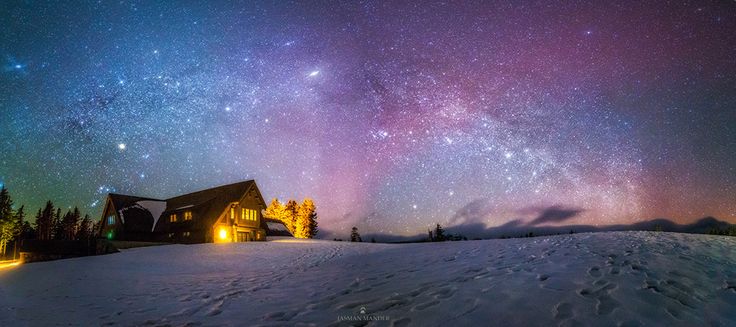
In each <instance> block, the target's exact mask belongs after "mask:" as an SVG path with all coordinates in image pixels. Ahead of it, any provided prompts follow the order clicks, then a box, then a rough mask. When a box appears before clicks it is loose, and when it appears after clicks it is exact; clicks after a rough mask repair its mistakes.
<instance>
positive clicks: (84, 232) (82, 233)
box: [77, 214, 92, 240]
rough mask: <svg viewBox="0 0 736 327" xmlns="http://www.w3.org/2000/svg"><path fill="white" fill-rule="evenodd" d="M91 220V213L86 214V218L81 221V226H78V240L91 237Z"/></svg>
mask: <svg viewBox="0 0 736 327" xmlns="http://www.w3.org/2000/svg"><path fill="white" fill-rule="evenodd" d="M91 222H92V221H91V220H90V219H89V215H87V214H85V215H84V218H82V220H81V221H80V222H79V227H78V228H77V239H78V240H86V239H89V238H90V235H91V234H92V232H91V231H90V224H91Z"/></svg>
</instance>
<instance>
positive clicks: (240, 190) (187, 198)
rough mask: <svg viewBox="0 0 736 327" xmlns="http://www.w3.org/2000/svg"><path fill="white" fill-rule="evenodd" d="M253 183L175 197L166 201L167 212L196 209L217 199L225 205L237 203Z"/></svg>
mask: <svg viewBox="0 0 736 327" xmlns="http://www.w3.org/2000/svg"><path fill="white" fill-rule="evenodd" d="M253 183H255V182H254V181H253V180H248V181H242V182H238V183H233V184H227V185H222V186H217V187H213V188H208V189H206V190H201V191H197V192H193V193H188V194H184V195H179V196H175V197H173V198H169V199H166V211H173V210H178V209H182V208H185V207H188V208H191V207H196V206H199V205H202V204H204V203H206V202H209V201H211V200H213V199H215V198H221V199H223V200H227V201H224V202H225V203H229V202H236V201H238V200H240V197H242V196H243V194H245V191H247V190H248V188H250V186H251V185H252V184H253Z"/></svg>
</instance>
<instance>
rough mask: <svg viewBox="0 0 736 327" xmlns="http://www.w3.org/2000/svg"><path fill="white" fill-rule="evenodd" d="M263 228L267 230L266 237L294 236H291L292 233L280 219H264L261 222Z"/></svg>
mask: <svg viewBox="0 0 736 327" xmlns="http://www.w3.org/2000/svg"><path fill="white" fill-rule="evenodd" d="M261 228H264V229H265V230H266V236H292V237H293V236H294V235H291V232H289V229H288V228H286V225H284V222H282V221H281V220H278V219H273V218H266V217H263V219H262V220H261Z"/></svg>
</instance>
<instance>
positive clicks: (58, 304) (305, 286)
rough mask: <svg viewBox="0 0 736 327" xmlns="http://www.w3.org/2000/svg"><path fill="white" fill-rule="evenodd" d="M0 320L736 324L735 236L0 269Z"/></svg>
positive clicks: (268, 247) (323, 245)
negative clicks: (368, 320) (366, 320)
mask: <svg viewBox="0 0 736 327" xmlns="http://www.w3.org/2000/svg"><path fill="white" fill-rule="evenodd" d="M361 309H362V310H363V311H364V312H365V313H364V314H362V313H361ZM0 310H2V311H1V312H0V326H15V325H51V324H63V325H67V324H73V325H85V326H90V325H124V326H127V325H173V326H180V325H204V326H211V325H237V326H242V325H274V326H284V325H300V324H303V325H317V326H324V325H330V324H339V325H351V324H356V325H360V324H365V323H366V322H365V321H364V322H361V321H356V320H349V319H374V320H373V321H370V322H368V324H369V325H376V326H389V325H394V326H404V325H415V326H460V325H474V326H476V325H499V326H514V325H518V326H556V325H561V326H575V325H581V326H639V325H647V326H702V325H713V326H735V325H736V238H735V237H722V236H707V235H686V234H673V233H652V232H616V233H597V234H575V235H561V236H553V237H537V238H526V239H509V240H486V241H465V242H447V243H424V244H370V243H345V242H332V241H301V242H300V241H294V242H284V241H280V242H267V243H239V244H199V245H169V246H159V247H148V248H137V249H130V250H125V251H123V252H121V253H117V254H112V255H106V256H97V257H85V258H76V259H69V260H60V261H53V262H43V263H32V264H27V265H20V266H17V267H15V268H10V269H4V270H0Z"/></svg>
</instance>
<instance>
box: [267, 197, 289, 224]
mask: <svg viewBox="0 0 736 327" xmlns="http://www.w3.org/2000/svg"><path fill="white" fill-rule="evenodd" d="M264 215H265V216H266V217H268V218H271V219H278V220H281V217H283V215H284V205H283V204H281V202H279V199H277V198H273V199H272V200H271V203H270V204H269V205H268V207H266V212H265V213H264Z"/></svg>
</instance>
